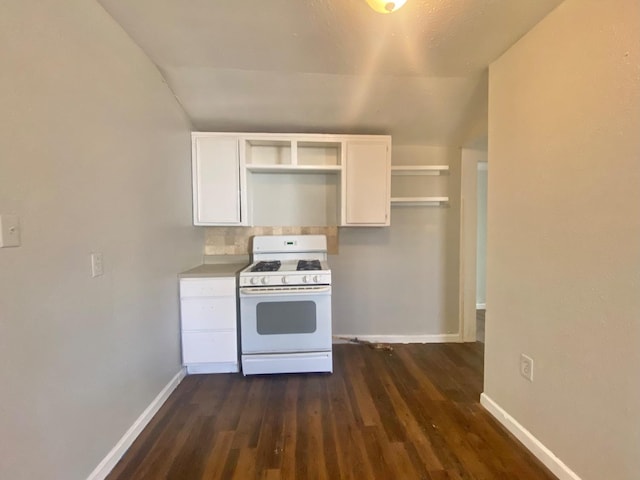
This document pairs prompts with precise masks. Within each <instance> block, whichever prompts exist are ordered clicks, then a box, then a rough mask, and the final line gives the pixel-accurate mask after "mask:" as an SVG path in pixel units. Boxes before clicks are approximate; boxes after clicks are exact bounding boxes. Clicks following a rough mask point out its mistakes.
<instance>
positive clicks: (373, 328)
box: [329, 145, 460, 340]
mask: <svg viewBox="0 0 640 480" xmlns="http://www.w3.org/2000/svg"><path fill="white" fill-rule="evenodd" d="M392 163H394V164H420V163H422V164H425V165H429V164H431V165H442V164H444V165H450V169H451V170H450V174H449V175H443V176H441V177H427V176H425V177H423V178H422V179H416V181H417V182H418V183H417V184H414V185H411V184H409V185H398V187H399V188H402V189H403V190H404V192H405V193H406V194H408V195H411V196H417V195H415V192H418V191H424V192H426V193H423V195H428V196H446V195H448V196H449V198H450V199H451V201H450V205H449V206H445V207H433V206H420V207H392V209H391V226H390V227H388V228H341V229H340V251H339V254H338V255H332V256H331V258H330V259H329V263H330V265H331V273H332V284H333V294H332V301H333V330H334V334H335V335H347V336H353V335H358V336H360V337H362V336H366V335H381V336H389V335H400V336H414V337H416V336H422V335H436V336H440V335H444V334H457V333H458V330H459V328H458V321H459V320H458V278H459V277H458V261H459V259H458V254H459V222H460V220H459V218H460V217H459V209H460V206H459V203H460V202H459V198H460V149H458V148H449V147H438V146H419V145H401V146H397V145H394V146H393V149H392ZM422 182H426V183H422ZM410 183H411V180H410ZM395 187H396V185H392V195H395V194H396V193H394V190H395ZM413 189H416V190H413ZM412 193H413V195H412ZM416 339H417V340H419V338H416Z"/></svg>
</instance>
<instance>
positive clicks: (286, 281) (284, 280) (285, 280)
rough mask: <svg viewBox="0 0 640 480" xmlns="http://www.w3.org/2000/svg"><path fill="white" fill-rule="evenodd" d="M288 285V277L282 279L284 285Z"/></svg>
mask: <svg viewBox="0 0 640 480" xmlns="http://www.w3.org/2000/svg"><path fill="white" fill-rule="evenodd" d="M287 283H289V279H288V278H287V277H286V276H284V277H282V284H283V285H286V284H287Z"/></svg>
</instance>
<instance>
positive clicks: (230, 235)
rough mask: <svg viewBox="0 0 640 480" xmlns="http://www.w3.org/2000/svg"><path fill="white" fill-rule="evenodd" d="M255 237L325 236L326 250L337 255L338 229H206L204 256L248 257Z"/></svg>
mask: <svg viewBox="0 0 640 480" xmlns="http://www.w3.org/2000/svg"><path fill="white" fill-rule="evenodd" d="M255 235H326V236H327V250H328V252H329V253H330V254H332V255H335V254H337V253H338V227H206V228H205V239H204V254H205V255H248V254H250V253H251V246H252V244H251V241H252V240H251V239H252V238H253V237H254V236H255Z"/></svg>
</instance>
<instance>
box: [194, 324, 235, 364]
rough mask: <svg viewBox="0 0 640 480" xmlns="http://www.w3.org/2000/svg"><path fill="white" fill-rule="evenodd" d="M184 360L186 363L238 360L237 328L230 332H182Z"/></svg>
mask: <svg viewBox="0 0 640 480" xmlns="http://www.w3.org/2000/svg"><path fill="white" fill-rule="evenodd" d="M182 360H183V362H184V363H185V364H190V363H211V362H236V361H237V360H238V345H237V339H236V332H235V330H233V331H229V332H182Z"/></svg>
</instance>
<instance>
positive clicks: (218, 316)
mask: <svg viewBox="0 0 640 480" xmlns="http://www.w3.org/2000/svg"><path fill="white" fill-rule="evenodd" d="M180 315H181V318H182V330H230V329H233V330H235V328H236V324H237V322H236V318H237V311H236V297H215V298H186V299H185V298H183V299H182V300H181V301H180Z"/></svg>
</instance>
